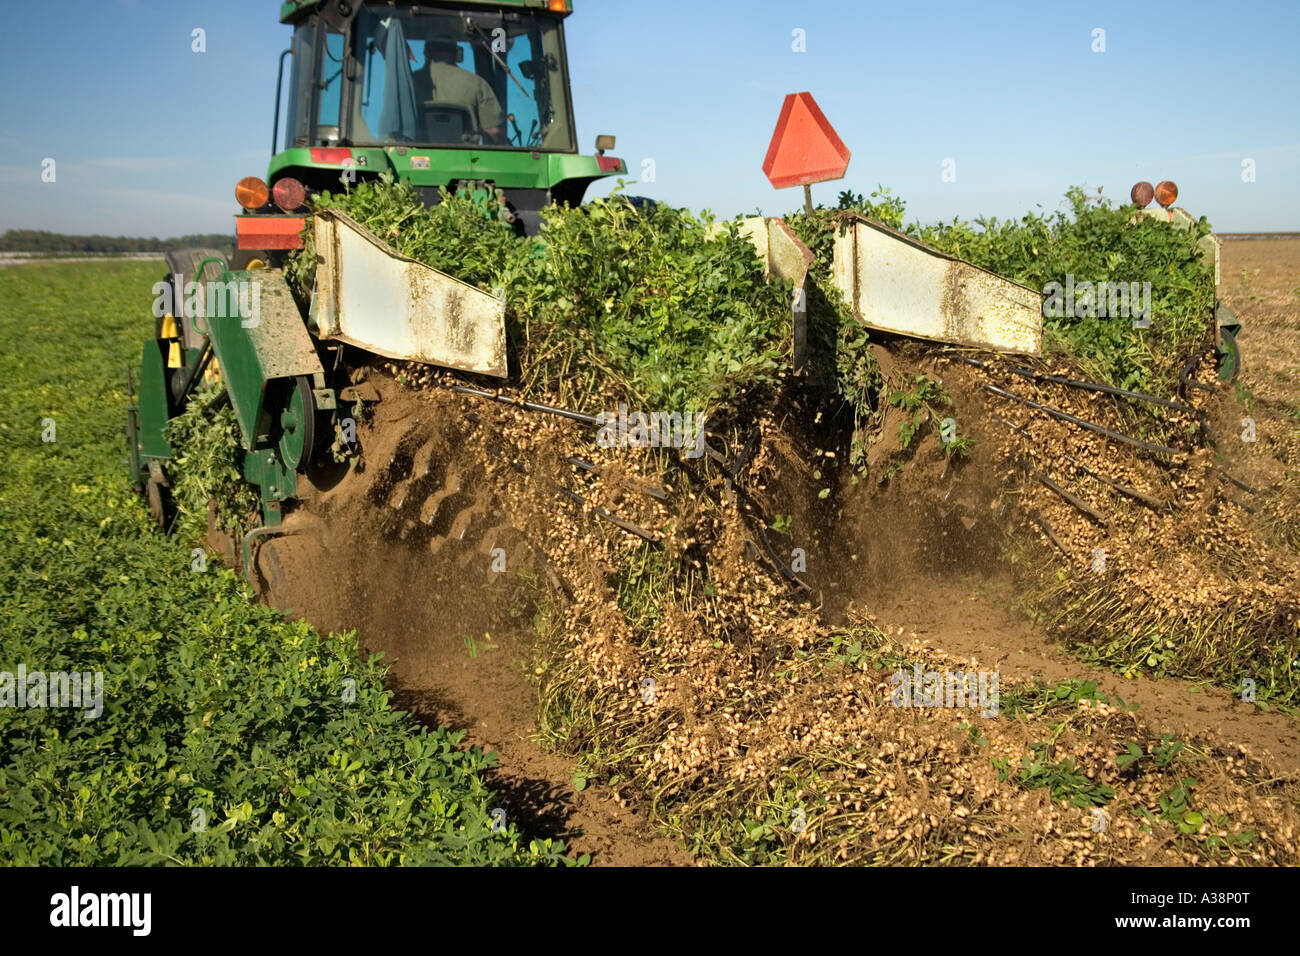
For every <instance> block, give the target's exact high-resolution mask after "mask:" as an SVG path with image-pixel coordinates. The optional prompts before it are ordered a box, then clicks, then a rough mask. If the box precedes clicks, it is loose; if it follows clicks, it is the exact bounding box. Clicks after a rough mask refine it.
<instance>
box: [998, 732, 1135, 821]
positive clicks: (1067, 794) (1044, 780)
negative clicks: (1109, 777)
mask: <svg viewBox="0 0 1300 956" xmlns="http://www.w3.org/2000/svg"><path fill="white" fill-rule="evenodd" d="M1029 749H1030V753H1029V754H1026V755H1025V756H1024V757H1022V758H1020V768H1019V770H1017V771H1016V773H1015V780H1016V783H1018V784H1019V785H1020V786H1022V787H1024V788H1025V789H1026V790H1033V789H1035V788H1036V787H1046V788H1047V789H1048V790H1049V791H1051V794H1052V799H1053V800H1065V801H1067V802H1068V803H1069V804H1070V806H1072V807H1087V806H1102V805H1103V804H1105V803H1108V802H1110V801H1111V800H1113V799H1114V798H1115V789H1114V788H1113V787H1109V786H1107V785H1106V784H1104V783H1094V782H1093V781H1092V780H1090V779H1089V778H1088V775H1087V774H1086V773H1084V771H1083V770H1082V769H1081V768H1080V767H1079V766H1078V765H1077V764H1076V763H1075V762H1074V758H1073V757H1065V758H1063V759H1062V760H1060V761H1056V762H1053V761H1052V759H1051V747H1050V746H1049V745H1047V744H1043V743H1033V744H1030V745H1029ZM993 763H994V766H996V767H997V770H998V779H999V780H1007V779H1008V778H1010V777H1011V775H1012V772H1011V768H1010V766H1009V764H1008V761H1007V760H1006V759H1005V758H1004V759H1001V760H999V759H998V758H994V760H993Z"/></svg>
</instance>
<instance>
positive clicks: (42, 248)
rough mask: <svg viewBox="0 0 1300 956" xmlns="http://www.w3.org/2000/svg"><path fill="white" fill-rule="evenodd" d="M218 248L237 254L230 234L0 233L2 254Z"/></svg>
mask: <svg viewBox="0 0 1300 956" xmlns="http://www.w3.org/2000/svg"><path fill="white" fill-rule="evenodd" d="M196 248H205V249H216V250H217V251H218V252H223V253H225V254H227V255H229V254H231V253H233V252H234V251H235V242H234V239H233V237H232V236H231V235H230V233H228V232H221V233H210V234H207V235H201V236H200V235H193V236H181V237H179V238H177V239H144V238H134V237H130V236H100V235H93V236H69V235H65V234H64V233H61V232H46V231H45V230H44V229H7V230H5V232H4V233H3V234H0V252H33V253H45V254H49V255H66V254H68V253H74V252H89V253H103V254H108V255H113V254H130V253H139V252H156V253H162V252H168V251H170V250H172V249H196Z"/></svg>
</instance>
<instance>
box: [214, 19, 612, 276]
mask: <svg viewBox="0 0 1300 956" xmlns="http://www.w3.org/2000/svg"><path fill="white" fill-rule="evenodd" d="M569 12H570V4H569V0H458V2H433V3H428V2H422V3H418V4H417V3H408V2H401V0H385V2H370V3H358V2H352V0H290V2H287V3H285V4H284V5H283V7H282V8H281V11H280V20H281V22H282V23H285V24H287V25H289V26H291V27H292V28H293V37H292V40H291V42H290V45H289V48H288V49H287V50H285V51H284V53H283V54H281V60H280V76H279V77H278V78H277V86H276V95H275V122H274V133H273V139H272V144H271V154H272V155H271V163H270V168H269V170H268V175H267V178H266V180H260V179H257V178H254V177H249V180H246V181H245V182H246V183H247V184H248V188H247V189H243V190H238V191H237V195H238V197H239V201H240V205H241V206H243V207H244V210H245V215H243V216H240V217H239V219H238V221H237V229H236V232H237V235H238V241H239V249H240V250H241V253H245V254H246V255H251V256H256V257H258V258H268V257H269V258H271V259H274V258H275V257H276V255H275V254H276V253H277V252H280V251H283V250H287V249H293V248H297V246H298V245H299V244H300V239H299V232H300V229H301V226H302V222H301V213H300V212H299V210H300V209H301V207H302V206H303V204H304V203H305V202H306V200H307V199H308V198H310V196H311V194H312V193H314V192H320V191H324V190H331V191H338V190H339V189H342V188H346V187H347V186H348V185H349V184H352V183H357V182H359V181H361V180H363V179H365V178H368V177H374V176H378V175H379V174H380V173H383V172H389V173H391V174H392V175H394V176H395V177H397V178H399V179H404V180H406V181H408V182H410V183H411V184H412V185H413V186H414V187H415V188H416V189H417V190H418V191H419V192H420V194H421V197H422V198H423V200H424V201H425V202H426V203H427V204H430V205H432V204H434V203H436V202H438V201H439V196H440V192H439V191H440V189H442V188H446V189H448V190H450V191H453V192H456V191H462V190H467V191H469V192H470V193H471V194H473V195H475V196H477V197H480V198H482V199H483V201H485V202H488V203H491V204H492V205H493V207H494V208H495V209H499V210H500V212H501V214H502V216H503V217H504V218H505V219H506V221H507V222H510V223H512V224H513V225H514V226H515V228H516V229H517V230H518V231H520V232H522V233H527V234H532V233H535V232H536V231H537V230H538V228H539V225H540V218H541V210H542V208H543V207H544V206H546V205H547V204H549V203H551V202H565V203H570V204H574V205H576V204H578V203H580V202H581V201H582V198H583V195H584V194H585V192H586V189H587V186H588V185H590V184H591V183H592V182H593V181H595V180H596V179H600V178H602V177H607V176H613V175H617V174H619V173H626V172H627V167H626V165H625V164H624V163H623V162H622V160H619V159H616V158H614V157H612V156H606V155H604V150H605V149H606V148H610V147H612V145H613V137H607V136H602V137H600V139H599V141H598V149H597V155H595V156H583V155H580V154H579V153H578V148H577V132H576V129H575V124H574V117H573V105H572V98H571V96H570V90H569V70H568V58H567V55H566V52H565V46H564V19H565V17H567V16H568V15H569ZM286 60H288V61H289V65H288V70H287V73H288V85H287V89H286V87H285V84H284V77H285V73H286V69H285V61H286ZM250 181H251V182H250ZM282 181H284V183H285V184H284V185H283V186H279V184H280V183H281V182H282ZM277 187H279V188H278V190H277ZM282 199H283V200H287V202H282V201H281V200H282ZM290 204H292V205H290Z"/></svg>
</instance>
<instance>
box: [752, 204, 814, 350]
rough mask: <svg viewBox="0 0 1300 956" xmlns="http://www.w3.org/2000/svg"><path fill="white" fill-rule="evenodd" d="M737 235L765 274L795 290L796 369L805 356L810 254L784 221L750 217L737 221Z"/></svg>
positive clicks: (793, 312) (793, 307)
mask: <svg viewBox="0 0 1300 956" xmlns="http://www.w3.org/2000/svg"><path fill="white" fill-rule="evenodd" d="M740 234H741V235H742V236H744V237H745V238H746V239H748V240H749V241H750V242H752V243H753V244H754V248H755V249H757V250H758V255H759V258H760V259H762V260H763V262H764V264H765V268H766V272H767V274H768V275H776V276H778V277H779V278H781V279H784V280H786V281H787V282H789V283H790V284H791V285H792V286H793V289H794V296H793V300H792V302H791V313H790V314H791V322H792V325H793V333H794V356H793V364H794V367H795V368H799V367H800V366H802V365H803V363H804V361H805V360H806V359H807V357H808V310H807V299H806V297H805V295H804V280H805V279H806V278H807V276H808V267H809V266H811V265H812V261H813V254H812V250H811V249H809V248H808V247H807V246H806V245H804V244H803V242H802V241H801V240H800V239H799V237H798V236H796V235H795V234H794V232H793V231H792V230H791V229H790V227H789V226H787V225H786V224H785V220H783V219H765V218H764V217H762V216H750V217H748V218H746V219H743V220H741V222H740Z"/></svg>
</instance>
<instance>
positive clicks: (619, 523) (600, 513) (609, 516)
mask: <svg viewBox="0 0 1300 956" xmlns="http://www.w3.org/2000/svg"><path fill="white" fill-rule="evenodd" d="M550 485H551V487H552V488H554V489H555V490H556V491H558V492H559V493H560V494H562V495H564V497H566V498H568V499H569V500H570V501H572V502H573V503H574V504H576V505H578V506H579V507H581V506H584V505H586V503H587V499H586V498H584V497H582V495H580V494H578V493H577V492H575V491H570V490H569V489H568V488H566V487H564V486H563V485H562V484H560V483H559V482H556V481H552V482H550ZM591 513H592V514H594V515H595V516H596V517H597V518H604V519H605V520H606V521H608V522H609V523H610V524H612V525H614V527H616V528H621V529H623V530H624V531H626V532H627V533H628V534H634V535H636V536H637V537H638V538H644V539H645V540H646V541H649V542H650V543H651V544H658V543H659V539H658V538H656V537H655V536H654V535H653V534H651V533H650V532H649V531H647V530H646V529H645V528H642V527H641V526H640V525H635V524H633V523H632V522H630V521H625V520H624V519H622V518H620V517H619V516H618V515H616V514H613V513H612V512H609V511H606V510H605V509H604V508H602V507H600V506H599V505H592V506H591Z"/></svg>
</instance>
